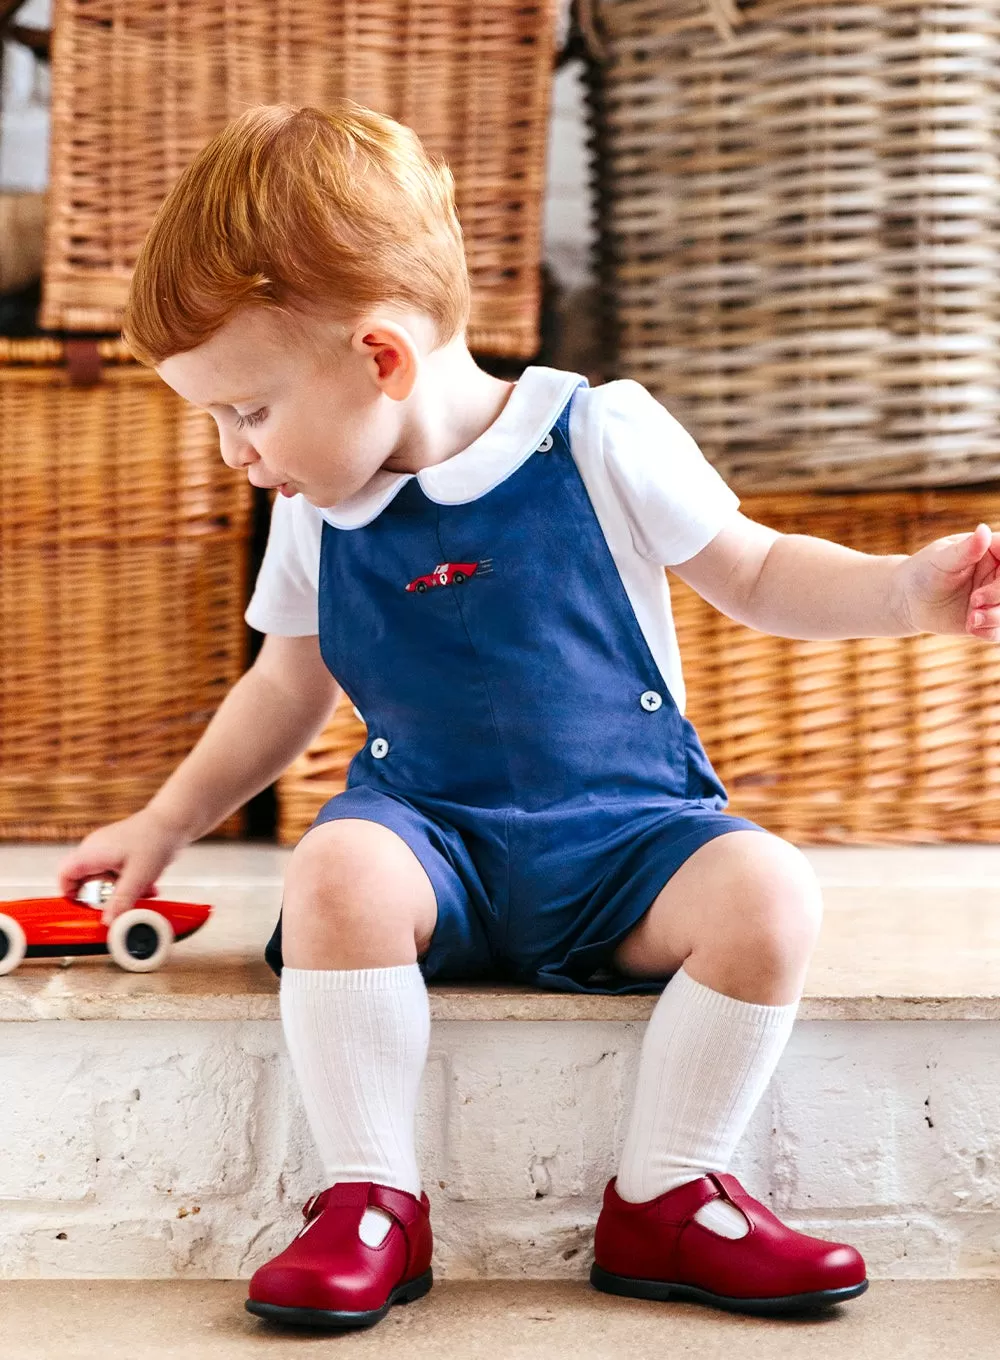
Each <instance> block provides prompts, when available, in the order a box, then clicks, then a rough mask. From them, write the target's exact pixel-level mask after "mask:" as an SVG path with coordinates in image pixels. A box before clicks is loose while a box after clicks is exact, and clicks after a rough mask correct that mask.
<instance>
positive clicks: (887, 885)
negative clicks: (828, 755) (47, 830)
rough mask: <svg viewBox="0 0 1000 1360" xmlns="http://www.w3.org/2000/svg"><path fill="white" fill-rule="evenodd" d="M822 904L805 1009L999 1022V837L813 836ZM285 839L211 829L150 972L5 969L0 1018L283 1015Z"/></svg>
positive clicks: (42, 869) (603, 1006) (510, 1002)
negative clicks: (236, 841) (184, 928)
mask: <svg viewBox="0 0 1000 1360" xmlns="http://www.w3.org/2000/svg"><path fill="white" fill-rule="evenodd" d="M62 853H63V849H62V848H61V847H58V846H0V899H2V898H14V897H18V896H28V895H36V894H37V895H43V894H46V893H50V892H53V891H55V889H54V876H55V866H56V864H57V863H58V861H59V859H60V858H61V856H62ZM806 853H807V855H808V857H809V859H810V860H811V861H812V863H813V865H814V868H815V869H816V872H817V874H818V876H819V879H820V882H821V884H822V885H823V890H824V900H825V903H826V916H825V921H824V928H823V933H822V937H821V940H820V944H819V946H818V948H817V951H816V954H815V956H814V958H813V961H812V965H811V967H810V971H809V976H808V978H807V982H806V989H805V995H804V997H803V1001H802V1006H801V1009H800V1012H799V1015H800V1018H801V1019H803V1020H872V1021H878V1020H911V1019H912V1020H996V1019H1000V846H997V847H994V846H969V847H966V846H917V847H899V848H890V849H881V848H879V849H870V848H863V847H845V848H839V847H835V848H827V847H822V848H807V850H806ZM288 855H289V852H288V851H285V850H277V849H275V848H274V847H273V846H263V845H233V844H231V843H212V842H202V843H201V844H199V845H196V846H192V847H191V848H190V849H188V850H187V851H185V852H184V853H183V854H182V855H181V856H179V858H178V860H177V862H176V864H175V865H174V866H172V868H171V869H170V870H169V871H168V872H167V873H166V874H165V875H164V877H163V879H162V882H161V891H162V893H163V895H164V896H174V897H177V898H181V899H187V900H190V901H209V902H211V903H212V904H213V905H214V906H215V908H216V911H215V914H214V915H213V917H212V919H211V920H210V921H209V923H208V925H206V926H205V927H204V929H203V930H201V931H199V932H198V934H197V935H195V936H193V937H192V938H191V939H190V940H187V941H184V942H183V943H182V944H180V945H178V946H176V950H175V953H174V955H173V957H172V958H171V960H170V961H169V962H168V963H167V964H166V966H165V967H164V968H162V969H161V970H160V971H158V972H155V973H149V974H134V973H133V974H129V973H123V972H121V971H120V970H119V969H118V968H116V967H115V966H114V965H113V964H112V963H111V962H110V961H109V960H107V959H105V958H91V959H72V960H62V961H49V960H32V961H28V962H26V963H25V964H23V965H22V967H21V968H20V969H18V970H17V972H15V973H12V974H10V975H8V976H6V977H0V1021H29V1020H157V1021H163V1020H221V1021H227V1020H228V1021H231V1020H277V1019H278V1018H279V1012H278V995H277V980H276V978H275V977H274V975H273V974H272V973H271V971H270V969H269V968H268V967H267V965H266V964H265V963H264V961H263V957H262V954H263V947H264V944H265V942H266V940H267V938H268V936H269V934H270V931H271V928H272V925H273V922H274V919H275V918H276V915H277V912H278V908H279V904H280V898H281V882H282V874H283V869H284V865H285V863H286V862H287V859H288ZM654 1004H655V997H653V996H601V995H585V994H575V993H561V992H544V991H536V990H534V989H532V988H527V987H518V986H509V985H498V984H480V985H476V984H470V983H462V984H448V985H437V986H433V987H432V988H431V1015H432V1017H433V1019H435V1020H460V1021H467V1020H525V1021H538V1020H550V1021H558V1020H594V1021H608V1020H613V1021H622V1020H624V1021H638V1022H642V1021H645V1020H646V1019H648V1017H649V1014H650V1012H651V1011H652V1008H653V1005H654Z"/></svg>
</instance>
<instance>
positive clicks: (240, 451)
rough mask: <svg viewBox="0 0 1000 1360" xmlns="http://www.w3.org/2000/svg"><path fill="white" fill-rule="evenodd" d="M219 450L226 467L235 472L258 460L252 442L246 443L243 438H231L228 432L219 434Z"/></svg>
mask: <svg viewBox="0 0 1000 1360" xmlns="http://www.w3.org/2000/svg"><path fill="white" fill-rule="evenodd" d="M219 452H220V453H221V454H222V461H223V462H224V463H225V465H226V467H230V468H232V469H233V470H234V471H237V472H238V471H239V469H240V468H245V467H249V466H250V465H251V463H257V462H259V461H260V460H259V458H258V457H257V452H256V450H255V449H254V447H253V445H252V444H248V443H247V441H246V440H245V439H233V438H232V436H231V435H229V434H223V435H220V437H219Z"/></svg>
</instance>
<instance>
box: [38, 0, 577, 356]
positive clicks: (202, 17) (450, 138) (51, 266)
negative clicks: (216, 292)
mask: <svg viewBox="0 0 1000 1360" xmlns="http://www.w3.org/2000/svg"><path fill="white" fill-rule="evenodd" d="M556 10H557V3H556V0H491V3H489V4H475V5H470V4H469V3H468V0H436V3H434V4H423V5H413V4H410V3H402V0H368V3H365V4H361V5H357V4H349V3H346V0H286V3H284V4H281V5H273V4H269V3H266V0H246V3H244V4H241V5H238V6H234V5H232V4H231V3H226V0H197V3H196V2H195V0H175V3H172V4H170V5H164V4H163V3H162V0H130V3H129V4H128V5H122V4H118V3H113V0H57V8H56V22H55V33H54V50H53V57H52V153H51V194H52V198H51V222H50V228H49V233H48V238H47V243H46V260H45V275H44V290H43V305H42V314H41V319H42V325H43V326H45V327H51V328H55V329H69V330H94V331H101V330H105V331H107V330H117V329H118V328H119V327H120V324H121V315H122V308H123V306H124V302H125V297H126V293H127V290H128V284H129V278H130V276H131V272H132V268H133V266H134V264H135V260H136V256H137V254H138V251H139V247H140V245H141V243H142V240H143V238H144V236H145V234H146V231H147V229H148V227H149V225H150V223H151V222H152V219H153V215H154V213H155V211H156V209H157V208H158V207H159V205H160V203H161V201H162V200H163V198H164V197H165V195H166V193H167V191H168V190H169V188H170V187H171V185H172V184H173V183H174V181H175V180H176V179H177V177H178V176H179V174H180V172H181V171H182V170H183V169H184V167H185V166H186V165H187V164H188V163H189V162H190V161H191V160H193V159H194V157H195V155H196V154H197V152H198V151H199V150H200V148H201V147H202V146H203V145H204V144H205V143H206V142H207V141H208V140H209V139H210V138H211V137H212V136H213V135H214V134H215V133H216V132H217V131H218V130H219V129H220V128H221V127H222V126H223V125H224V124H225V123H226V122H227V121H228V120H229V119H230V118H232V117H234V116H236V115H237V114H239V113H241V112H242V111H243V109H244V108H246V107H248V106H249V105H251V104H256V103H262V102H263V103H273V102H280V101H288V102H292V103H295V104H314V105H320V106H322V105H323V104H325V103H329V102H330V101H332V100H334V99H335V98H340V97H344V96H347V97H350V98H354V99H356V100H358V101H359V102H360V103H363V104H366V105H368V106H369V107H373V108H376V109H378V110H380V111H381V112H384V113H387V114H390V115H392V116H393V117H395V118H397V119H399V120H400V121H402V122H405V123H407V124H409V125H410V126H412V127H413V128H414V129H415V130H416V131H417V132H418V133H419V134H420V136H421V137H422V139H423V141H424V144H425V145H426V146H427V148H428V150H429V151H431V152H433V153H436V154H439V155H443V156H444V157H445V158H446V159H447V160H448V163H449V164H450V166H451V169H452V171H453V172H454V175H455V179H456V184H457V196H458V206H459V211H460V215H461V219H462V224H463V228H464V231H465V237H466V249H467V254H468V259H469V267H470V270H471V275H472V284H473V312H472V326H471V331H470V339H471V342H472V344H473V347H474V348H476V349H478V350H479V351H480V352H482V353H484V354H497V355H510V356H515V357H529V356H531V355H533V354H534V353H535V351H536V350H537V347H538V318H539V303H540V282H539V262H540V258H541V230H542V198H543V194H542V190H543V183H544V169H545V152H546V139H547V131H548V109H549V98H550V91H551V72H552V65H553V53H554V44H555V27H556V25H555V16H556Z"/></svg>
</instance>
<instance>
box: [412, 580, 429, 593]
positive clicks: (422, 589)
mask: <svg viewBox="0 0 1000 1360" xmlns="http://www.w3.org/2000/svg"><path fill="white" fill-rule="evenodd" d="M414 589H415V590H416V592H417V594H418V595H426V593H427V582H426V581H418V582H417V584H416V586H415V587H414Z"/></svg>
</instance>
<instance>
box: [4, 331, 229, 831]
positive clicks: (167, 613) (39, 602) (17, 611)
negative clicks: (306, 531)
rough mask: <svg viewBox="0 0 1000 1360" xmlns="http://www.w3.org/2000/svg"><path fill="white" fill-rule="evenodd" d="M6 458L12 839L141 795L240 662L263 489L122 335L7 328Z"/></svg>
mask: <svg viewBox="0 0 1000 1360" xmlns="http://www.w3.org/2000/svg"><path fill="white" fill-rule="evenodd" d="M65 349H69V350H70V352H71V354H72V356H73V365H74V367H73V377H74V379H75V381H73V380H71V376H70V374H69V373H68V372H67V368H66V366H65V364H64V358H65V357H66V356H65V353H64V350H65ZM96 352H99V355H100V359H101V362H102V364H103V372H102V373H101V379H100V381H99V382H97V383H96V384H95V383H93V382H92V381H91V380H92V379H93V378H94V377H96V376H97V375H96V373H95V372H94V371H93V370H94V368H95V365H94V364H93V358H94V355H95V353H96ZM81 358H82V360H83V362H82V363H81V362H80V360H81ZM88 364H89V367H90V369H91V371H90V372H89V373H88V371H87V368H88ZM0 467H2V474H0V838H2V839H8V840H56V839H75V838H76V837H78V836H80V835H83V834H84V833H85V832H86V831H88V830H89V829H91V828H92V827H94V826H95V825H98V824H100V823H102V822H106V821H109V820H112V819H115V818H118V817H122V816H126V815H127V814H129V813H130V812H134V811H135V810H136V809H137V808H139V807H140V806H142V804H143V803H145V802H146V800H147V799H148V798H149V797H150V796H151V795H152V794H153V793H154V791H155V790H156V789H157V788H158V787H159V785H160V784H161V783H162V782H163V780H164V779H165V777H166V776H167V775H168V774H169V773H170V771H171V770H172V769H173V768H174V766H175V765H177V764H178V763H179V761H180V760H181V759H182V758H183V757H184V756H185V755H186V754H187V752H188V751H189V750H190V748H191V747H192V746H193V745H194V743H195V742H196V741H197V739H198V737H199V736H200V734H201V732H202V730H203V729H204V727H205V725H206V724H207V722H208V720H209V718H210V717H211V716H212V713H213V712H214V710H215V709H216V707H217V706H218V704H219V702H220V701H221V699H222V698H223V696H224V695H225V693H226V691H227V690H228V689H229V687H230V686H231V685H232V684H233V682H234V681H235V680H236V679H237V678H238V677H239V675H240V674H241V672H242V670H243V666H244V660H245V641H246V628H245V625H244V622H243V609H244V606H245V597H246V576H247V559H248V545H249V530H250V509H251V501H250V496H249V488H248V486H247V484H246V482H245V480H242V479H240V478H238V477H234V475H233V474H232V473H231V472H230V471H229V470H228V469H226V468H225V467H224V466H223V464H222V462H221V460H220V458H219V454H218V437H217V433H216V430H215V426H214V424H213V422H212V420H211V419H210V418H209V417H208V416H205V415H204V414H202V413H201V412H197V411H195V410H194V409H193V408H190V407H187V406H185V405H184V403H182V402H181V401H180V400H179V399H178V398H177V397H176V396H175V395H174V394H173V393H172V392H171V391H170V389H169V388H168V387H166V385H165V384H164V383H162V382H161V381H160V380H159V379H158V378H157V377H156V375H155V373H152V372H151V371H150V370H148V369H145V368H141V367H140V366H139V365H137V364H135V363H134V362H129V356H128V355H127V352H126V351H125V349H124V348H123V347H122V346H121V345H120V344H119V343H118V342H115V341H109V342H102V343H101V344H100V345H98V346H95V345H93V344H92V343H91V344H88V343H87V342H83V341H76V342H69V344H68V345H67V346H66V347H64V346H63V345H62V344H61V343H59V342H56V341H53V340H42V341H10V340H6V341H4V340H0ZM240 826H241V818H240V817H234V818H232V819H231V820H230V821H229V822H227V823H226V825H225V827H224V828H222V831H223V833H224V834H228V835H234V834H236V833H237V832H238V831H239V829H240Z"/></svg>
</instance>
